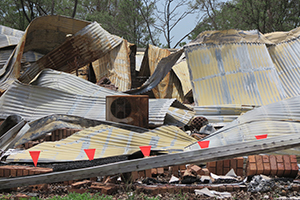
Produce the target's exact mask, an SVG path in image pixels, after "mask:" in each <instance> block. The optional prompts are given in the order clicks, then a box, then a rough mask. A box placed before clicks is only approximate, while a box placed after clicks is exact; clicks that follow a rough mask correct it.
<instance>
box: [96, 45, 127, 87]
mask: <svg viewBox="0 0 300 200" xmlns="http://www.w3.org/2000/svg"><path fill="white" fill-rule="evenodd" d="M129 55H130V48H129V43H128V42H127V40H124V39H123V42H122V44H121V45H119V46H117V47H116V48H114V49H113V50H112V51H110V52H109V53H107V54H106V55H104V56H103V57H102V58H100V59H98V60H96V61H94V62H93V68H94V71H95V74H96V79H97V81H99V80H100V79H101V78H103V77H107V78H108V79H109V80H110V81H111V82H112V83H113V84H114V85H115V86H117V87H118V90H119V91H126V90H129V89H130V88H131V72H130V59H129Z"/></svg>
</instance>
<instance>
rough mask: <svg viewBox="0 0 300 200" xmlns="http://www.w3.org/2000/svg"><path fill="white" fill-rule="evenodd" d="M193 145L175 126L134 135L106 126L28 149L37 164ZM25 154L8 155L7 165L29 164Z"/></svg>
mask: <svg viewBox="0 0 300 200" xmlns="http://www.w3.org/2000/svg"><path fill="white" fill-rule="evenodd" d="M193 142H196V139H194V138H192V137H190V136H188V135H187V134H186V133H185V132H183V131H182V130H180V129H179V128H177V127H175V126H163V127H159V128H156V129H154V130H151V131H148V132H145V133H136V132H134V131H128V130H125V129H120V128H116V127H113V126H109V125H99V126H95V127H90V128H87V129H84V130H82V131H79V132H77V133H74V134H73V135H71V136H69V137H68V138H66V139H63V140H60V141H57V142H44V143H41V144H39V145H36V146H34V147H32V148H30V151H41V153H40V156H39V162H68V161H77V160H88V158H87V156H86V154H85V152H84V149H93V148H95V149H96V152H95V157H94V158H95V159H97V158H105V157H111V156H117V155H128V154H132V153H134V152H137V151H140V149H139V146H148V145H151V146H152V147H151V149H152V150H162V151H168V152H170V153H172V152H182V151H183V148H184V147H185V146H187V145H190V144H192V143H193ZM28 151H29V150H25V151H23V152H20V153H17V154H14V155H10V156H9V157H8V158H7V159H6V161H7V162H30V161H32V159H31V157H30V154H29V153H28Z"/></svg>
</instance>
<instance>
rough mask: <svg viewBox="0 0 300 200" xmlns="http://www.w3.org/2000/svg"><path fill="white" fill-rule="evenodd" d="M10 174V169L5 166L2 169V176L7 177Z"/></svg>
mask: <svg viewBox="0 0 300 200" xmlns="http://www.w3.org/2000/svg"><path fill="white" fill-rule="evenodd" d="M9 176H10V169H9V168H5V169H4V177H9Z"/></svg>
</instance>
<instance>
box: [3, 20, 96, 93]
mask: <svg viewBox="0 0 300 200" xmlns="http://www.w3.org/2000/svg"><path fill="white" fill-rule="evenodd" d="M88 24H90V22H86V21H82V20H75V19H73V18H68V17H63V16H44V17H38V18H35V19H34V20H33V21H32V22H31V23H30V25H29V26H28V27H27V29H26V31H25V33H24V36H23V37H22V38H21V40H20V42H19V43H18V45H17V47H16V49H15V50H14V52H13V54H12V55H11V57H10V59H9V60H8V61H7V63H6V64H5V65H4V66H3V68H2V69H1V71H0V75H1V77H0V91H2V92H3V91H5V90H6V89H7V88H8V87H9V86H10V85H11V84H12V83H13V82H14V81H15V80H16V79H17V78H18V77H19V76H20V70H21V59H22V55H23V52H28V51H34V52H38V53H42V54H47V53H48V52H50V51H51V50H53V49H54V48H56V47H57V46H58V45H60V44H61V43H62V42H64V41H65V40H66V35H67V34H71V35H72V34H75V33H76V32H78V31H79V30H81V29H82V28H84V27H85V26H87V25H88Z"/></svg>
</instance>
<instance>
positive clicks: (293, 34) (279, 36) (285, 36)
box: [264, 27, 300, 44]
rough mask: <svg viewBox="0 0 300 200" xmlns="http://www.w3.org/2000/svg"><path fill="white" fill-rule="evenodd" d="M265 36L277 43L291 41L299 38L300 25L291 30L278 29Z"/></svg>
mask: <svg viewBox="0 0 300 200" xmlns="http://www.w3.org/2000/svg"><path fill="white" fill-rule="evenodd" d="M264 36H265V37H266V38H267V39H268V40H270V41H271V42H273V43H275V44H279V43H282V42H290V41H292V40H294V39H297V38H298V37H299V36H300V27H297V28H295V29H293V30H291V31H286V32H284V31H276V32H273V33H266V34H264Z"/></svg>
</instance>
